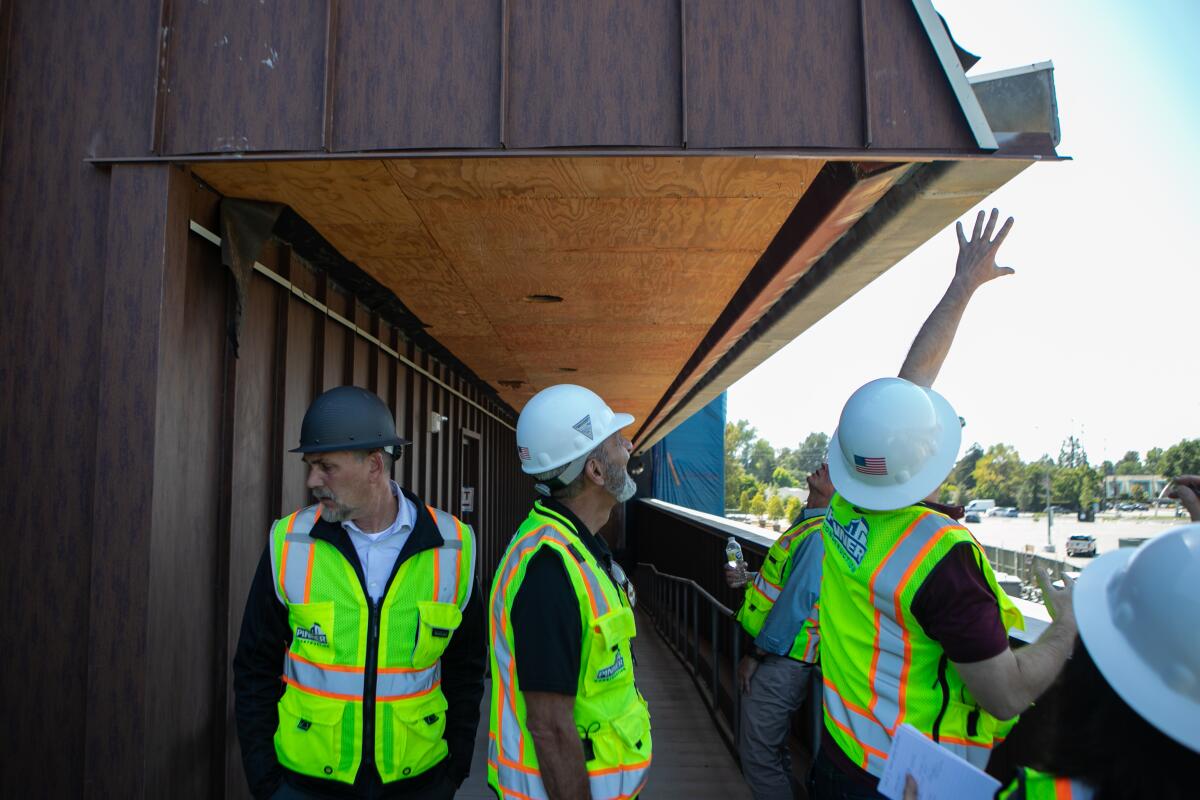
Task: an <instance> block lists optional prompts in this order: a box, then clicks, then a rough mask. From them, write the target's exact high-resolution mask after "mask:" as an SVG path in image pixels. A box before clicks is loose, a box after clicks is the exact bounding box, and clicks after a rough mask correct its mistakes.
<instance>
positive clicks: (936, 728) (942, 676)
mask: <svg viewBox="0 0 1200 800" xmlns="http://www.w3.org/2000/svg"><path fill="white" fill-rule="evenodd" d="M948 661H949V659H948V658H947V657H946V654H945V653H942V656H941V658H939V659H938V676H937V683H936V684H934V685H935V686H941V687H942V707H941V708H939V709H938V713H937V718H935V719H934V720H933V740H934V741H935V742H936V741H938V736H939V734H940V731H941V728H942V717H944V716H946V709H947V708H949V707H950V684H949V683H948V682H947V681H946V664H947V662H948Z"/></svg>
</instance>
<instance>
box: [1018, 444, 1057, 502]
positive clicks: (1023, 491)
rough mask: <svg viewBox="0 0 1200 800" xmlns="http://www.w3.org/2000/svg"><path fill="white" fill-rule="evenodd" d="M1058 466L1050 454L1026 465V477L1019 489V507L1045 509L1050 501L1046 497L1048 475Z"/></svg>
mask: <svg viewBox="0 0 1200 800" xmlns="http://www.w3.org/2000/svg"><path fill="white" fill-rule="evenodd" d="M1055 469H1056V467H1055V466H1054V462H1053V461H1052V460H1051V459H1050V456H1042V457H1041V458H1040V459H1038V460H1037V461H1033V462H1031V463H1029V464H1026V465H1025V470H1024V472H1025V477H1024V480H1023V481H1022V483H1021V488H1020V489H1018V490H1017V507H1018V508H1020V509H1021V510H1022V511H1043V510H1045V508H1046V506H1047V505H1049V502H1048V501H1047V499H1046V475H1047V474H1053V472H1054V471H1055Z"/></svg>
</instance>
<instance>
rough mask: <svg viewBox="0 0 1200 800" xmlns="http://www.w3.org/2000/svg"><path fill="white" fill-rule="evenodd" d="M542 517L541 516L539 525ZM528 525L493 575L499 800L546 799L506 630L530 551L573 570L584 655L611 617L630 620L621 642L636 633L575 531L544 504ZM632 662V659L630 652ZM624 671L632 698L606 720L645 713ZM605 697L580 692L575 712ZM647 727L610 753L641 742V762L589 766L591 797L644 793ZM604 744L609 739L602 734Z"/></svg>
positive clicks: (615, 590)
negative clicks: (550, 553)
mask: <svg viewBox="0 0 1200 800" xmlns="http://www.w3.org/2000/svg"><path fill="white" fill-rule="evenodd" d="M542 520H545V521H544V522H541V521H542ZM551 520H553V521H554V522H555V523H557V524H561V525H562V527H563V530H560V529H559V528H558V527H557V526H556V524H551ZM531 522H533V523H534V524H532V525H531V526H530V527H529V528H528V529H527V530H524V532H518V536H517V537H516V538H514V540H513V541H512V542H511V543H510V544H509V547H508V550H507V551H506V553H505V556H504V560H503V562H502V565H501V569H500V572H499V573H498V574H497V575H496V578H495V583H494V585H493V590H492V601H491V607H490V609H489V614H490V615H491V629H492V658H493V662H492V675H493V681H494V684H493V694H492V698H493V699H492V709H491V721H490V727H491V728H492V730H490V731H489V740H488V767H489V776H488V779H489V783H490V784H491V785H492V786H493V788H494V789H496V791H497V792H498V794H499V795H500V797H501V798H513V800H546V798H548V794H547V792H546V788H545V785H544V784H543V782H542V778H541V773H540V772H539V770H538V769H537V767H536V766H534V765H533V764H536V752H535V751H534V750H532V749H531V748H533V742H532V741H531V740H530V739H529V738H528V737H526V735H525V733H526V732H525V730H524V729H523V728H522V726H521V722H520V713H521V712H520V710H519V709H521V708H523V707H524V706H523V702H520V701H521V700H522V698H521V696H520V694H519V693H518V692H517V676H516V663H515V657H514V654H513V647H512V636H511V631H510V630H509V629H508V619H507V617H508V612H509V608H510V607H511V600H512V598H513V594H514V593H515V591H516V589H517V588H519V584H518V586H514V581H516V578H517V575H518V574H519V573H520V572H521V566H522V564H523V563H527V560H528V559H529V558H531V557H532V554H533V552H534V551H536V550H537V549H538V548H542V547H544V548H551V549H553V550H555V551H556V552H557V554H558V555H559V556H560V558H561V560H562V563H563V565H564V568H565V569H567V570H568V572H569V574H570V577H571V584H572V588H573V589H574V591H575V592H576V593H577V595H578V597H579V602H580V606H581V609H580V610H581V612H582V613H583V616H584V617H585V619H590V620H593V621H594V622H595V625H594V628H593V629H591V630H589V629H586V628H585V630H584V642H583V644H584V651H585V653H586V652H587V649H588V643H589V641H593V640H592V639H591V638H590V637H594V636H600V635H602V634H601V630H602V626H606V625H607V624H609V623H610V622H613V621H620V620H621V619H622V615H624V619H626V620H628V624H629V626H630V627H629V631H628V633H625V634H624V639H623V640H622V641H624V640H627V639H628V638H629V637H630V636H632V635H633V629H632V624H633V623H632V611H631V610H630V609H629V607H628V605H627V604H626V603H624V602H622V601H621V597H622V595H621V592H622V590H621V588H620V587H619V586H617V584H616V583H615V582H613V581H612V580H611V579H610V578H609V576H607V575H605V574H604V573H603V569H602V568H601V567H600V566H599V565H597V564H594V563H593V562H592V561H591V560H590V559H589V557H588V556H590V553H587V551H586V545H584V544H583V542H582V541H581V540H579V539H578V538H577V537H576V536H574V535H568V534H567V533H566V532H564V531H571V533H572V534H573V533H574V529H573V526H571V525H570V523H569V522H567V521H566V520H565V519H563V518H561V517H560V516H558V515H557V514H555V513H554V512H553V511H552V510H550V509H544V508H542V507H541V505H540V504H536V505H535V510H534V512H533V513H532V514H531V515H530V518H529V520H527V521H526V525H530V523H531ZM539 523H540V524H539ZM526 525H523V526H522V528H525V527H526ZM585 554H586V555H585ZM602 618H605V619H602ZM606 620H607V621H606ZM603 635H607V634H603ZM614 635H615V634H614ZM593 643H594V641H593ZM612 649H613V651H616V652H617V658H621V652H620V651H618V649H617V645H613V648H612ZM621 650H622V651H627V650H628V644H627V642H626V643H624V644H621ZM630 661H632V658H631V656H630ZM617 663H620V662H617V661H614V665H615V664H617ZM595 666H596V665H595V664H594V663H592V662H590V661H588V659H587V657H586V656H585V657H584V661H583V662H581V665H580V667H581V670H589V669H595ZM624 668H625V669H628V670H630V672H628V673H625V678H624V680H625V681H628V683H627V684H625V687H626V689H627V690H628V692H629V695H628V697H627V698H626V699H624V700H618V704H619V705H622V707H623V710H622V711H617V712H615V713H614V717H612V718H611V719H628V718H629V715H630V714H632V715H633V716H634V717H635V718H636V717H637V715H638V714H639V713H640V714H642V715H644V714H645V713H646V712H645V703H644V701H643V700H641V698H640V695H638V694H637V690H636V686H635V685H634V684H633V676H632V669H633V665H632V663H629V664H627V665H626V666H625V667H624ZM581 679H582V680H584V681H585V682H586V681H590V680H591V673H590V672H587V673H585V675H584V676H583V677H582V678H581ZM619 685H621V684H614V687H615V686H619ZM606 696H607V695H605V694H604V693H603V692H602V693H601V694H600V695H593V696H591V698H588V696H587V695H581V696H580V697H579V698H578V699H577V701H576V703H577V704H576V712H575V713H576V715H578V714H579V713H580V708H586V707H588V705H589V703H592V702H595V701H597V700H599V698H600V697H606ZM643 719H644V717H643ZM577 721H578V716H577ZM645 724H646V726H647V727H646V729H645V733H644V735H643V734H641V733H639V734H638V736H640V737H641V738H640V739H639V740H638V741H637V744H636V747H634V746H632V745H622V747H626V748H627V749H624V750H620V751H619V752H618V753H617V754H615V756H616V759H617V761H618V762H619V761H626V760H630V761H631V759H628V755H629V754H630V752H634V753H636V752H638V751H639V750H641V748H642V747H643V744H642V742H643V740H644V741H645V751H644V753H643V756H644V760H639V761H637V762H635V763H613V761H612V760H608V761H606V760H605V759H604V758H599V757H598V758H597V760H596V762H595V764H594V766H593V767H590V768H588V781H589V785H590V787H591V792H590V793H591V796H592V797H593V798H603V799H604V800H624V799H627V798H631V797H633V796H634V795H636V794H637V793H638V792H640V791H641V789H642V787H643V786H644V785H645V782H646V779H647V777H648V776H649V769H650V763H651V758H650V747H651V745H650V731H649V727H648V720H645ZM615 730H616V728H615V726H610V727H607V728H601V731H600V732H599V733H594V734H593V736H596V737H600V736H607V737H612V736H615V733H614V731H615ZM598 741H599V740H598ZM606 741H609V742H611V741H613V740H612V739H607V740H606ZM599 754H600V753H599V751H598V752H597V755H598V756H599Z"/></svg>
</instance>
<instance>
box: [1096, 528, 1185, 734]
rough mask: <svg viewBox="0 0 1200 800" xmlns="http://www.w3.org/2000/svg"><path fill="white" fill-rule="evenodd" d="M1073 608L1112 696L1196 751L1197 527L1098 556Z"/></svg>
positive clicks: (1161, 535) (1175, 530) (1159, 536)
mask: <svg viewBox="0 0 1200 800" xmlns="http://www.w3.org/2000/svg"><path fill="white" fill-rule="evenodd" d="M1073 605H1074V608H1075V619H1076V621H1077V623H1078V625H1079V635H1080V637H1081V638H1082V639H1083V643H1084V645H1085V646H1086V647H1087V649H1088V653H1089V654H1090V655H1091V657H1092V660H1093V661H1095V662H1096V667H1097V668H1098V669H1099V670H1100V674H1101V675H1103V676H1104V679H1105V680H1106V681H1108V685H1109V686H1111V687H1112V688H1113V691H1115V692H1116V693H1117V694H1118V695H1120V696H1121V699H1122V700H1124V701H1125V702H1126V703H1128V704H1129V706H1130V707H1131V708H1133V710H1134V711H1136V712H1137V713H1138V714H1139V715H1140V716H1141V717H1142V718H1143V719H1145V720H1146V721H1147V722H1149V723H1150V724H1151V725H1153V726H1154V727H1156V728H1158V729H1159V730H1160V731H1162V732H1163V733H1164V734H1166V735H1167V736H1170V737H1171V738H1172V739H1174V740H1175V741H1177V742H1179V743H1180V744H1182V745H1183V746H1184V747H1189V748H1191V749H1192V750H1195V751H1197V752H1200V628H1197V621H1198V620H1200V524H1195V525H1184V526H1183V527H1180V528H1174V529H1172V530H1169V531H1167V532H1166V533H1163V534H1160V535H1158V536H1155V537H1154V538H1153V539H1151V540H1150V541H1148V542H1146V543H1145V544H1143V545H1142V546H1141V547H1138V548H1124V549H1121V550H1114V551H1112V552H1110V553H1106V554H1105V555H1103V556H1101V557H1100V558H1099V559H1097V560H1096V561H1095V562H1094V563H1092V564H1091V565H1089V566H1088V568H1087V569H1085V570H1084V571H1083V574H1082V575H1080V576H1079V583H1078V584H1077V585H1076V586H1075V599H1074V603H1073Z"/></svg>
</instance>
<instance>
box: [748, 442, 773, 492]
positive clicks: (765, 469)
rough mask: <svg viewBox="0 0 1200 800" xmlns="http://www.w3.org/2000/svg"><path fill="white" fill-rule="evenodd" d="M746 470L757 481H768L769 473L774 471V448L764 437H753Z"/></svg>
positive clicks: (769, 480)
mask: <svg viewBox="0 0 1200 800" xmlns="http://www.w3.org/2000/svg"><path fill="white" fill-rule="evenodd" d="M746 471H747V472H749V473H750V474H751V475H753V476H754V477H755V478H757V479H758V482H759V483H770V482H771V475H772V473H774V472H775V448H774V447H771V443H770V442H768V441H767V440H766V439H755V440H754V444H753V445H752V446H751V448H750V463H749V464H747V465H746Z"/></svg>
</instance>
